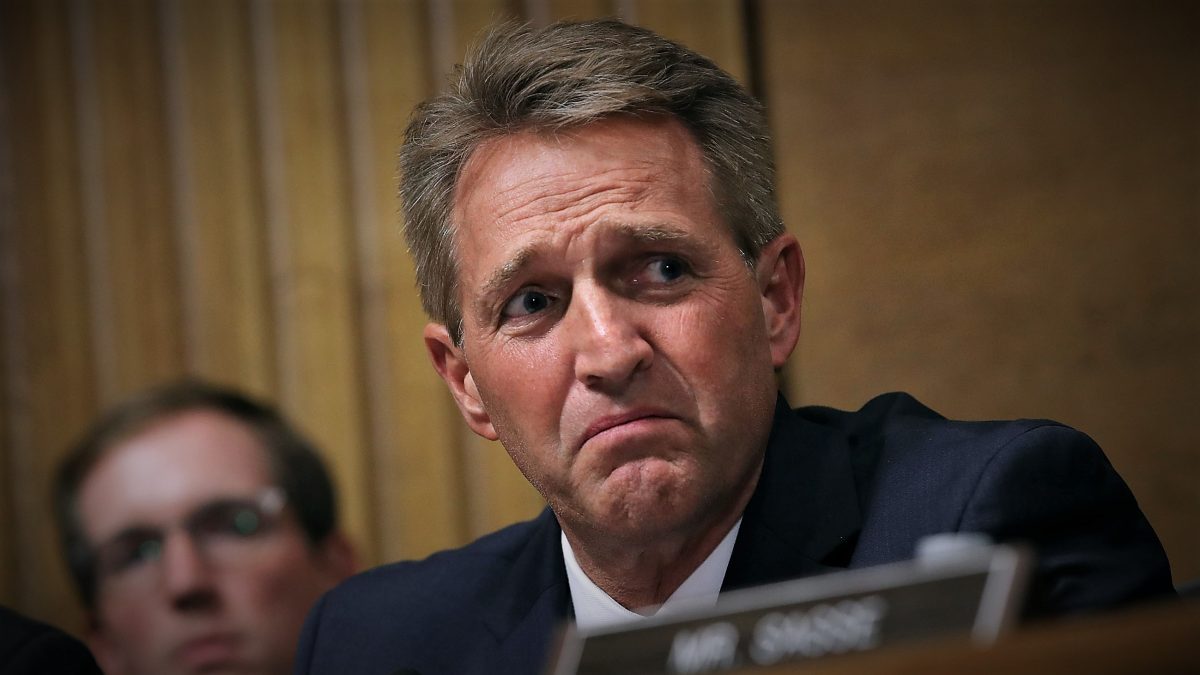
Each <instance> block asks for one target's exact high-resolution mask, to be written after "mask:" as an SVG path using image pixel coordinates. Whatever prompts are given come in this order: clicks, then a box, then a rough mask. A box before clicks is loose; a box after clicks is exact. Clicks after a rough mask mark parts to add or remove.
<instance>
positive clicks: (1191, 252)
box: [761, 0, 1200, 579]
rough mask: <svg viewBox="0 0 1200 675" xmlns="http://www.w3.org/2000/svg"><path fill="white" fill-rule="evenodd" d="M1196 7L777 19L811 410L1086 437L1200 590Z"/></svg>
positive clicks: (962, 10) (773, 28) (918, 6)
mask: <svg viewBox="0 0 1200 675" xmlns="http://www.w3.org/2000/svg"><path fill="white" fill-rule="evenodd" d="M1198 23H1200V22H1198V20H1197V8H1196V6H1195V5H1187V6H1184V5H1181V4H1178V3H1175V4H1171V3H1122V2H1106V3H1083V2H1056V3H995V2H948V1H938V2H918V3H905V4H896V3H888V2H867V1H858V2H833V1H824V0H822V1H808V2H764V3H763V5H762V26H761V30H762V35H763V39H764V47H765V50H766V56H765V58H764V63H765V66H766V72H765V78H764V79H765V82H766V83H767V86H768V95H769V97H770V100H771V102H772V108H771V110H770V114H771V117H772V122H773V126H774V128H775V131H776V136H777V148H776V150H777V157H778V158H779V163H780V179H781V190H780V197H781V201H782V205H783V209H784V214H785V218H786V219H787V221H788V222H789V223H790V225H791V227H793V228H794V230H795V231H796V232H797V234H798V235H799V236H800V239H801V241H802V243H803V244H804V246H805V249H806V253H807V259H808V288H807V293H806V298H805V306H806V308H805V322H806V323H805V329H804V332H803V334H802V336H801V349H800V351H799V354H798V357H796V358H794V359H793V368H792V371H791V374H792V378H791V381H792V383H793V384H794V385H795V386H794V387H793V388H792V394H793V396H794V398H795V399H796V401H794V402H801V401H803V402H820V403H825V404H831V405H837V406H840V407H857V406H859V405H861V404H862V403H863V402H864V401H865V400H866V399H867V398H868V397H870V396H872V395H874V394H876V393H880V392H882V391H886V390H891V389H905V390H908V391H911V392H913V393H915V394H917V395H918V396H919V397H920V398H922V399H923V400H925V401H926V402H927V403H928V404H930V405H932V406H934V407H935V408H937V409H939V410H940V411H942V412H943V413H945V414H948V415H952V416H960V417H967V418H994V417H1016V416H1033V417H1053V418H1057V419H1060V420H1062V421H1064V422H1067V423H1069V424H1072V425H1074V426H1077V427H1079V428H1081V429H1083V430H1085V431H1087V432H1089V433H1091V434H1092V435H1093V436H1094V437H1095V438H1096V439H1097V440H1098V441H1099V442H1100V444H1101V445H1102V446H1103V447H1104V448H1105V449H1106V451H1107V452H1108V454H1109V456H1110V458H1111V459H1112V460H1113V463H1114V464H1115V465H1116V466H1117V468H1118V470H1120V471H1121V473H1122V474H1123V475H1124V476H1125V477H1126V479H1127V480H1128V482H1129V483H1130V485H1131V487H1132V488H1133V490H1134V493H1135V494H1136V495H1137V497H1138V499H1139V501H1140V503H1141V504H1142V506H1143V509H1144V510H1145V511H1146V513H1147V515H1148V516H1149V517H1150V519H1151V522H1153V523H1154V524H1155V525H1156V527H1157V529H1158V530H1159V533H1160V535H1161V536H1162V537H1163V539H1164V542H1165V543H1166V546H1167V549H1168V554H1169V555H1170V557H1171V559H1172V561H1173V563H1174V567H1175V573H1176V576H1177V578H1178V579H1187V578H1192V577H1195V576H1197V575H1200V539H1198V538H1197V537H1196V531H1197V530H1196V527H1197V522H1198V520H1200V490H1197V489H1196V486H1197V485H1200V421H1198V418H1197V416H1196V415H1195V408H1196V397H1195V383H1196V382H1197V381H1200V350H1198V349H1197V345H1200V266H1197V265H1196V264H1195V257H1196V254H1197V252H1200V201H1198V199H1200V198H1198V197H1197V195H1198V194H1200V179H1198V173H1200V147H1198V146H1200V140H1198V133H1200V128H1198V125H1197V122H1196V120H1197V119H1200V110H1198V93H1200V90H1198V89H1197V87H1196V83H1197V82H1198V81H1200V51H1198V49H1197V42H1196V40H1195V39H1194V38H1195V28H1196V26H1197V25H1198Z"/></svg>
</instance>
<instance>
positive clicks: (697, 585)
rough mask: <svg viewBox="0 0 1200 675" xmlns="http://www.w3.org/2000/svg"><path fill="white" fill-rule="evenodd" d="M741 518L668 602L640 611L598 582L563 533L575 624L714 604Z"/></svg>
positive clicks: (613, 621) (590, 626)
mask: <svg viewBox="0 0 1200 675" xmlns="http://www.w3.org/2000/svg"><path fill="white" fill-rule="evenodd" d="M741 526H742V519H741V518H738V521H737V522H736V523H734V524H733V527H731V528H729V532H728V533H727V534H726V535H725V538H724V539H722V540H721V543H720V544H717V547H716V548H715V549H713V552H712V553H710V554H708V557H707V558H705V559H704V562H702V563H700V566H699V567H697V568H696V570H695V571H694V572H692V573H691V575H690V576H688V578H687V579H685V580H684V581H683V583H682V584H680V585H679V588H677V589H675V592H674V593H672V594H671V597H669V598H667V600H666V602H664V603H663V604H661V605H659V606H658V608H657V609H655V610H653V611H650V612H648V613H645V614H639V613H637V612H634V611H631V610H628V609H626V608H625V607H622V606H621V604H620V603H618V602H617V601H616V600H613V599H612V597H611V596H609V595H608V593H605V592H604V591H603V590H602V589H601V588H600V587H599V586H597V585H596V584H595V583H594V582H593V581H592V580H591V579H590V578H588V575H587V574H585V573H584V571H583V569H581V568H580V567H579V562H578V561H577V560H576V559H575V551H574V550H573V549H572V548H571V542H569V541H567V535H566V534H565V533H564V534H562V535H561V537H560V538H561V540H562V552H563V562H564V563H566V567H567V582H568V584H569V585H570V589H571V602H572V604H574V605H575V624H576V625H577V626H578V627H579V629H580V630H585V631H586V630H591V629H594V628H603V627H606V626H611V625H613V624H616V623H622V622H626V621H636V620H638V619H642V618H645V617H647V616H655V615H659V614H670V613H673V612H677V611H679V610H680V609H682V608H688V607H711V606H713V605H714V604H716V602H717V594H718V593H720V592H721V583H722V582H723V581H724V579H725V570H726V569H727V568H728V567H729V558H730V556H732V555H733V543H734V542H735V541H736V540H737V533H738V529H740V528H741Z"/></svg>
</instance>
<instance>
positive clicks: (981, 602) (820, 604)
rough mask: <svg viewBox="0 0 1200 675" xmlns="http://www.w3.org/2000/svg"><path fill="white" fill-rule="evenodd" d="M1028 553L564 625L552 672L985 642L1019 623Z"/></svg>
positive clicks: (977, 553) (686, 668)
mask: <svg viewBox="0 0 1200 675" xmlns="http://www.w3.org/2000/svg"><path fill="white" fill-rule="evenodd" d="M1027 574H1028V554H1027V553H1025V552H1024V551H1023V550H1021V549H1019V548H1015V547H1011V546H984V547H976V548H971V549H969V550H964V551H958V552H954V553H952V554H949V555H940V556H938V557H937V559H936V560H925V559H918V560H913V561H906V562H900V563H892V564H888V565H880V566H878V567H870V568H864V569H859V570H850V571H845V572H836V573H832V574H826V575H822V576H818V577H809V578H805V579H798V580H796V581H788V582H784V583H780V584H772V585H769V586H759V587H756V588H750V589H746V590H741V591H733V592H730V593H725V594H722V595H721V597H720V599H719V600H718V601H717V604H716V605H715V606H713V607H709V608H707V609H697V610H696V611H688V610H682V611H678V612H674V613H672V614H671V615H670V616H665V617H659V616H654V617H649V618H646V619H641V620H637V621H634V622H631V623H627V624H619V625H615V626H611V627H607V628H603V629H597V630H593V631H588V632H585V631H580V630H577V629H576V628H575V627H574V626H573V625H572V626H568V627H567V629H566V631H565V633H564V635H563V640H562V643H561V646H560V649H559V652H558V655H557V658H556V659H555V660H554V663H553V664H552V666H551V669H550V670H549V671H548V672H550V673H552V674H553V675H599V674H600V673H622V674H624V675H634V674H640V675H657V674H664V675H665V674H668V673H669V674H672V675H693V674H699V673H717V672H722V671H729V670H736V669H742V668H749V667H753V666H770V665H775V664H778V663H785V662H797V661H807V660H811V659H819V658H824V657H829V656H836V655H841V654H851V653H856V652H864V651H868V650H872V649H877V648H879V647H883V646H887V645H892V644H896V643H901V642H909V641H914V640H920V639H926V638H930V637H936V636H948V635H954V634H962V635H970V636H972V638H973V639H974V640H976V641H978V642H980V643H989V642H991V641H993V640H994V639H995V637H996V636H997V635H999V634H1000V633H1001V632H1003V630H1005V629H1006V628H1007V627H1009V626H1010V625H1011V624H1012V623H1013V622H1014V621H1015V618H1016V612H1017V611H1018V609H1019V606H1018V605H1019V599H1020V597H1021V595H1022V593H1023V591H1024V586H1025V581H1026V577H1027Z"/></svg>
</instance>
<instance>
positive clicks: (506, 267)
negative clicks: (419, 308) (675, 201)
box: [477, 221, 688, 313]
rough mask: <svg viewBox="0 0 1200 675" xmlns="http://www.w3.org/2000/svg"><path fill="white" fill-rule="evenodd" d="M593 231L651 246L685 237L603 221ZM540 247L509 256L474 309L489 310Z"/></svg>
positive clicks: (671, 229) (672, 229) (662, 228)
mask: <svg viewBox="0 0 1200 675" xmlns="http://www.w3.org/2000/svg"><path fill="white" fill-rule="evenodd" d="M594 227H602V228H604V229H606V230H608V231H610V232H611V233H612V234H613V235H614V236H615V237H617V238H619V239H624V240H626V241H628V242H629V243H633V244H639V243H640V244H652V243H656V242H662V241H672V240H677V239H683V238H685V237H687V236H688V233H687V232H685V231H684V230H681V229H679V228H678V227H676V226H674V225H665V224H656V225H631V224H628V223H613V224H609V223H606V222H605V221H601V222H599V223H596V225H595V226H594ZM541 248H542V247H541V245H540V244H539V243H537V242H535V243H532V244H529V245H528V246H525V247H522V248H520V249H518V250H517V252H516V253H514V254H513V256H512V257H511V258H509V259H508V260H506V261H504V264H502V265H500V267H499V269H497V270H496V271H495V272H493V273H492V274H491V275H490V276H488V278H487V280H486V281H484V283H483V285H482V287H481V288H480V294H479V296H478V297H479V301H478V302H477V309H478V310H480V311H481V312H483V313H486V312H487V309H488V308H489V307H491V305H492V303H493V300H494V298H495V296H496V295H498V294H500V293H503V292H504V291H505V290H506V289H507V288H508V287H509V286H510V285H511V284H512V282H513V279H515V278H517V277H518V276H520V275H521V273H522V272H523V271H524V270H525V269H526V268H527V267H529V265H530V264H531V263H532V262H533V261H534V260H535V259H536V258H537V257H538V255H539V254H540V252H541Z"/></svg>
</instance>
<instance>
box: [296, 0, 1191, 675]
mask: <svg viewBox="0 0 1200 675" xmlns="http://www.w3.org/2000/svg"><path fill="white" fill-rule="evenodd" d="M770 156H771V151H770V141H769V135H768V133H767V127H766V122H765V118H764V116H763V112H762V109H761V107H760V105H759V104H758V103H757V102H756V101H755V100H754V99H753V98H752V97H751V96H749V95H748V94H747V93H746V92H745V91H744V90H743V89H742V88H741V87H740V86H739V85H738V84H737V83H736V82H735V81H734V80H733V79H732V78H731V77H729V76H728V75H727V74H726V73H724V72H723V71H721V70H720V69H719V68H717V67H716V66H715V65H713V64H712V63H711V62H710V61H708V60H707V59H704V58H703V57H701V56H699V55H697V54H695V53H693V52H690V51H688V50H687V49H685V48H683V47H681V46H679V45H677V44H674V43H671V42H669V41H667V40H665V39H663V38H661V37H659V36H657V35H655V34H653V33H651V32H649V31H645V30H642V29H638V28H634V27H630V26H627V25H624V24H621V23H618V22H611V21H609V22H592V23H583V24H555V25H553V26H550V27H548V28H545V29H540V30H534V29H529V28H520V27H505V28H501V29H498V30H497V31H495V32H493V33H492V34H491V35H490V36H489V37H488V38H486V39H485V40H484V42H483V43H482V44H481V45H480V46H479V47H478V48H477V49H476V50H475V51H474V52H473V53H472V54H471V55H470V56H469V57H468V59H467V60H466V65H465V66H464V68H463V69H462V70H461V71H460V72H459V74H458V77H457V79H456V81H455V82H454V83H453V84H452V86H451V89H450V91H448V92H447V93H445V94H443V95H441V96H438V97H436V98H434V99H432V100H431V101H429V102H427V103H425V104H424V105H422V106H421V107H420V108H418V110H417V112H416V114H415V116H414V119H413V120H412V122H411V123H410V125H409V128H408V131H407V134H406V138H405V142H404V146H403V148H402V150H401V169H402V182H401V193H402V197H403V201H404V215H405V228H406V229H405V232H406V236H407V238H408V242H409V247H410V249H411V250H412V252H413V255H414V257H415V259H416V264H417V275H418V280H419V286H420V289H421V293H422V300H423V302H424V304H425V308H426V311H427V312H428V313H429V314H430V316H431V317H432V320H433V321H432V323H430V324H429V326H428V327H427V328H426V331H425V342H426V346H427V348H428V350H429V353H430V355H431V357H432V360H433V363H434V367H435V368H436V369H437V371H438V373H439V374H440V375H441V376H442V377H443V379H444V380H445V381H446V383H447V385H448V386H449V388H450V391H451V393H452V394H453V396H454V399H455V401H456V402H457V404H458V406H459V409H460V411H461V413H462V415H463V417H464V419H465V420H466V422H467V424H468V425H469V426H470V427H471V428H472V430H474V431H475V432H476V433H478V434H480V435H481V436H484V437H485V438H489V439H498V440H500V441H501V442H502V443H503V444H504V447H505V449H506V450H507V451H508V453H509V454H510V456H511V457H512V459H513V461H514V462H515V463H516V465H517V466H518V467H519V468H520V469H521V471H522V472H523V473H524V475H525V476H526V477H527V478H528V479H529V480H530V482H531V483H532V484H533V485H534V486H535V487H536V488H537V489H538V490H539V491H540V492H541V494H542V495H543V496H544V497H545V498H546V501H547V502H548V504H549V508H548V509H547V510H546V511H545V512H544V513H543V514H542V515H541V516H540V517H539V518H537V519H535V520H533V521H530V522H528V523H522V524H518V525H515V526H512V527H510V528H507V529H505V530H502V531H500V532H498V533H496V534H493V535H490V536H488V537H484V538H483V539H481V540H479V541H477V542H475V543H473V544H471V545H469V546H467V547H465V548H462V549H459V550H456V551H450V552H445V553H441V554H437V555H434V556H432V557H430V558H429V559H427V560H425V561H421V562H410V563H400V564H397V565H392V566H388V567H384V568H380V569H377V570H374V571H372V572H369V573H367V574H365V575H362V576H360V577H357V578H355V579H353V580H351V581H349V582H348V583H346V584H344V585H342V586H341V587H340V588H339V589H337V590H335V591H334V592H332V593H330V594H328V595H327V596H326V597H325V598H324V599H323V600H322V601H321V602H320V603H318V605H317V606H316V608H315V609H314V610H313V612H312V614H311V615H310V617H309V621H308V623H307V625H306V629H305V633H304V634H303V635H302V638H301V644H300V651H299V654H298V658H297V672H298V673H340V672H354V673H393V672H421V673H425V674H426V675H430V674H432V673H468V672H479V673H510V672H511V673H519V672H529V673H532V672H538V671H539V670H540V669H541V668H542V666H543V663H544V659H545V656H546V652H547V647H548V644H549V642H550V638H551V634H552V631H553V629H554V628H555V626H556V625H557V624H558V623H559V622H561V621H563V620H565V619H570V620H574V621H575V622H577V623H578V624H579V625H580V626H581V627H584V628H587V627H596V626H603V625H605V624H608V623H611V622H616V621H625V620H630V619H636V618H637V617H639V616H643V615H648V614H654V613H665V612H671V611H675V609H676V608H677V607H679V606H682V605H688V606H694V605H695V604H696V603H711V602H714V601H715V598H716V595H717V594H718V592H719V591H721V590H728V589H732V588H739V587H745V586H752V585H756V584H762V583H767V582H771V581H779V580H783V579H789V578H795V577H801V576H806V575H812V574H818V573H821V572H824V571H829V570H834V569H840V568H846V567H861V566H866V565H871V564H877V563H883V562H888V561H894V560H901V559H905V558H909V557H911V556H912V554H913V548H914V545H915V542H916V541H917V539H919V538H920V537H922V536H924V535H928V534H935V533H941V532H965V531H970V532H983V533H986V534H988V535H991V536H992V537H994V538H996V539H998V540H1010V539H1023V540H1026V541H1029V542H1031V543H1032V544H1033V545H1034V546H1035V547H1036V548H1037V550H1038V552H1039V554H1040V558H1039V560H1040V562H1039V564H1038V570H1037V574H1036V577H1035V582H1034V587H1033V593H1032V597H1031V600H1030V605H1029V607H1030V613H1031V614H1033V615H1053V614H1060V613H1065V612H1074V611H1083V610H1087V609H1091V608H1097V607H1105V606H1111V605H1116V604H1120V603H1125V602H1130V601H1134V600H1136V599H1139V598H1144V597H1149V596H1154V595H1158V594H1167V593H1169V592H1170V574H1169V570H1168V567H1167V563H1166V559H1165V556H1164V555H1163V552H1162V548H1161V546H1160V545H1159V543H1158V541H1157V538H1156V537H1155V536H1154V533H1153V531H1152V530H1151V529H1150V527H1149V525H1148V524H1147V523H1146V521H1145V519H1144V518H1143V516H1142V514H1141V512H1140V511H1139V510H1138V508H1137V505H1136V503H1135V502H1134V500H1133V497H1132V495H1131V494H1130V493H1129V491H1128V489H1127V488H1126V487H1125V485H1124V484H1123V483H1122V482H1121V480H1120V478H1119V477H1117V475H1116V474H1115V473H1114V472H1113V470H1112V467H1111V466H1110V465H1109V464H1108V463H1107V461H1106V460H1105V459H1104V457H1103V454H1102V453H1101V452H1100V451H1099V449H1098V448H1097V447H1096V446H1095V445H1094V444H1093V443H1092V442H1091V441H1090V440H1089V439H1087V438H1086V437H1085V436H1083V435H1082V434H1080V433H1078V432H1075V431H1073V430H1070V429H1067V428H1065V427H1062V426H1060V425H1056V424H1054V423H1051V422H1039V421H1021V422H996V423H958V422H951V421H948V420H945V419H943V418H941V417H940V416H939V415H937V414H936V413H934V412H932V411H930V410H928V409H927V408H925V407H924V406H922V405H921V404H919V403H917V402H916V401H915V400H913V399H912V398H910V397H908V396H906V395H903V394H891V395H886V396H882V397H880V398H877V399H875V400H873V401H871V402H870V403H868V404H867V405H866V406H865V407H864V408H863V409H862V410H860V411H858V412H854V413H846V412H839V411H835V410H831V409H825V408H802V409H800V410H797V411H793V410H791V408H790V407H789V406H788V405H787V403H786V402H785V401H783V400H782V398H781V397H780V395H779V393H778V391H777V387H776V382H775V372H776V371H777V370H778V369H779V368H780V367H781V366H782V365H783V364H784V362H785V360H786V359H787V358H788V356H789V355H790V354H791V352H792V350H793V348H794V346H795V344H796V341H797V338H798V336H799V331H800V300H801V295H802V289H803V282H804V261H803V257H802V255H801V251H800V246H799V243H798V242H797V240H796V238H795V237H794V236H792V235H791V234H789V233H788V232H787V231H786V230H785V229H784V227H783V225H782V223H781V221H780V218H779V215H778V213H777V209H776V202H775V195H774V169H773V165H772V162H771V159H770Z"/></svg>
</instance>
